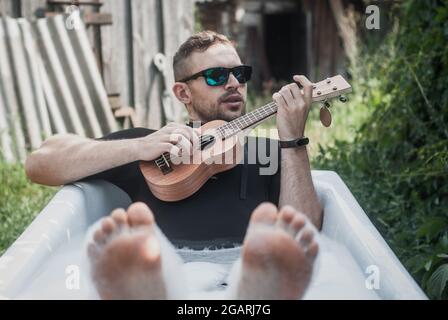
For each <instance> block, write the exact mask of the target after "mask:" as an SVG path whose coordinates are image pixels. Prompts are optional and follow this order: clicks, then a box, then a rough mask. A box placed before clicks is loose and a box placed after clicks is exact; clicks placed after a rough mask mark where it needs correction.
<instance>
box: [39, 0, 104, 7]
mask: <svg viewBox="0 0 448 320" xmlns="http://www.w3.org/2000/svg"><path fill="white" fill-rule="evenodd" d="M47 3H48V4H50V5H69V6H70V5H73V4H76V5H82V6H97V7H101V6H102V5H103V4H104V2H103V0H47Z"/></svg>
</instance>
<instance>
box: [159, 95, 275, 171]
mask: <svg viewBox="0 0 448 320" xmlns="http://www.w3.org/2000/svg"><path fill="white" fill-rule="evenodd" d="M275 106H277V105H276V103H275V102H271V103H268V104H266V105H265V106H263V107H261V108H270V107H275ZM261 108H259V109H261ZM259 109H256V110H259ZM265 116H270V114H268V113H267V114H266V115H265ZM231 123H232V121H231V122H228V123H227V124H225V125H223V126H221V127H219V128H218V129H217V130H219V129H221V128H222V127H225V126H226V125H228V124H231ZM230 129H237V128H234V127H231V128H230ZM238 129H240V130H241V128H238ZM204 137H205V136H201V137H200V139H201V143H200V146H201V148H202V147H203V146H205V145H206V144H207V143H209V141H207V140H203V138H204ZM224 137H225V136H224ZM169 161H171V154H170V153H169V152H165V153H164V154H162V155H161V156H160V157H159V158H157V159H156V160H155V161H154V162H155V163H156V165H157V166H158V167H161V166H165V165H166V164H167V163H166V162H169Z"/></svg>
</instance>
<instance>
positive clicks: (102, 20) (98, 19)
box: [83, 12, 112, 26]
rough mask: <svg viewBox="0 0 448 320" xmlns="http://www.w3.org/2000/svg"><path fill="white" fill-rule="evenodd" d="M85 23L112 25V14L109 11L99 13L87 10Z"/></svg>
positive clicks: (88, 24) (84, 18) (84, 17)
mask: <svg viewBox="0 0 448 320" xmlns="http://www.w3.org/2000/svg"><path fill="white" fill-rule="evenodd" d="M83 20H84V23H85V24H86V25H87V26H90V25H98V26H103V25H111V24H112V15H111V14H109V13H98V12H86V13H85V14H84V15H83Z"/></svg>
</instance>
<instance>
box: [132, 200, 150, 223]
mask: <svg viewBox="0 0 448 320" xmlns="http://www.w3.org/2000/svg"><path fill="white" fill-rule="evenodd" d="M128 219H129V224H130V225H131V226H142V225H151V224H152V223H154V215H153V214H152V212H151V210H150V209H149V208H148V206H147V205H146V204H144V203H142V202H138V203H134V204H132V205H131V206H130V207H129V209H128Z"/></svg>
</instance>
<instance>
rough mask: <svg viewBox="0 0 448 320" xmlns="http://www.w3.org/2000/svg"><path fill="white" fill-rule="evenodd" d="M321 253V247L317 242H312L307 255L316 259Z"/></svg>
mask: <svg viewBox="0 0 448 320" xmlns="http://www.w3.org/2000/svg"><path fill="white" fill-rule="evenodd" d="M318 251H319V246H318V244H317V242H316V241H314V240H313V241H311V243H310V245H309V246H308V250H307V252H306V253H307V255H308V257H309V258H311V259H314V258H316V256H317V253H318Z"/></svg>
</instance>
